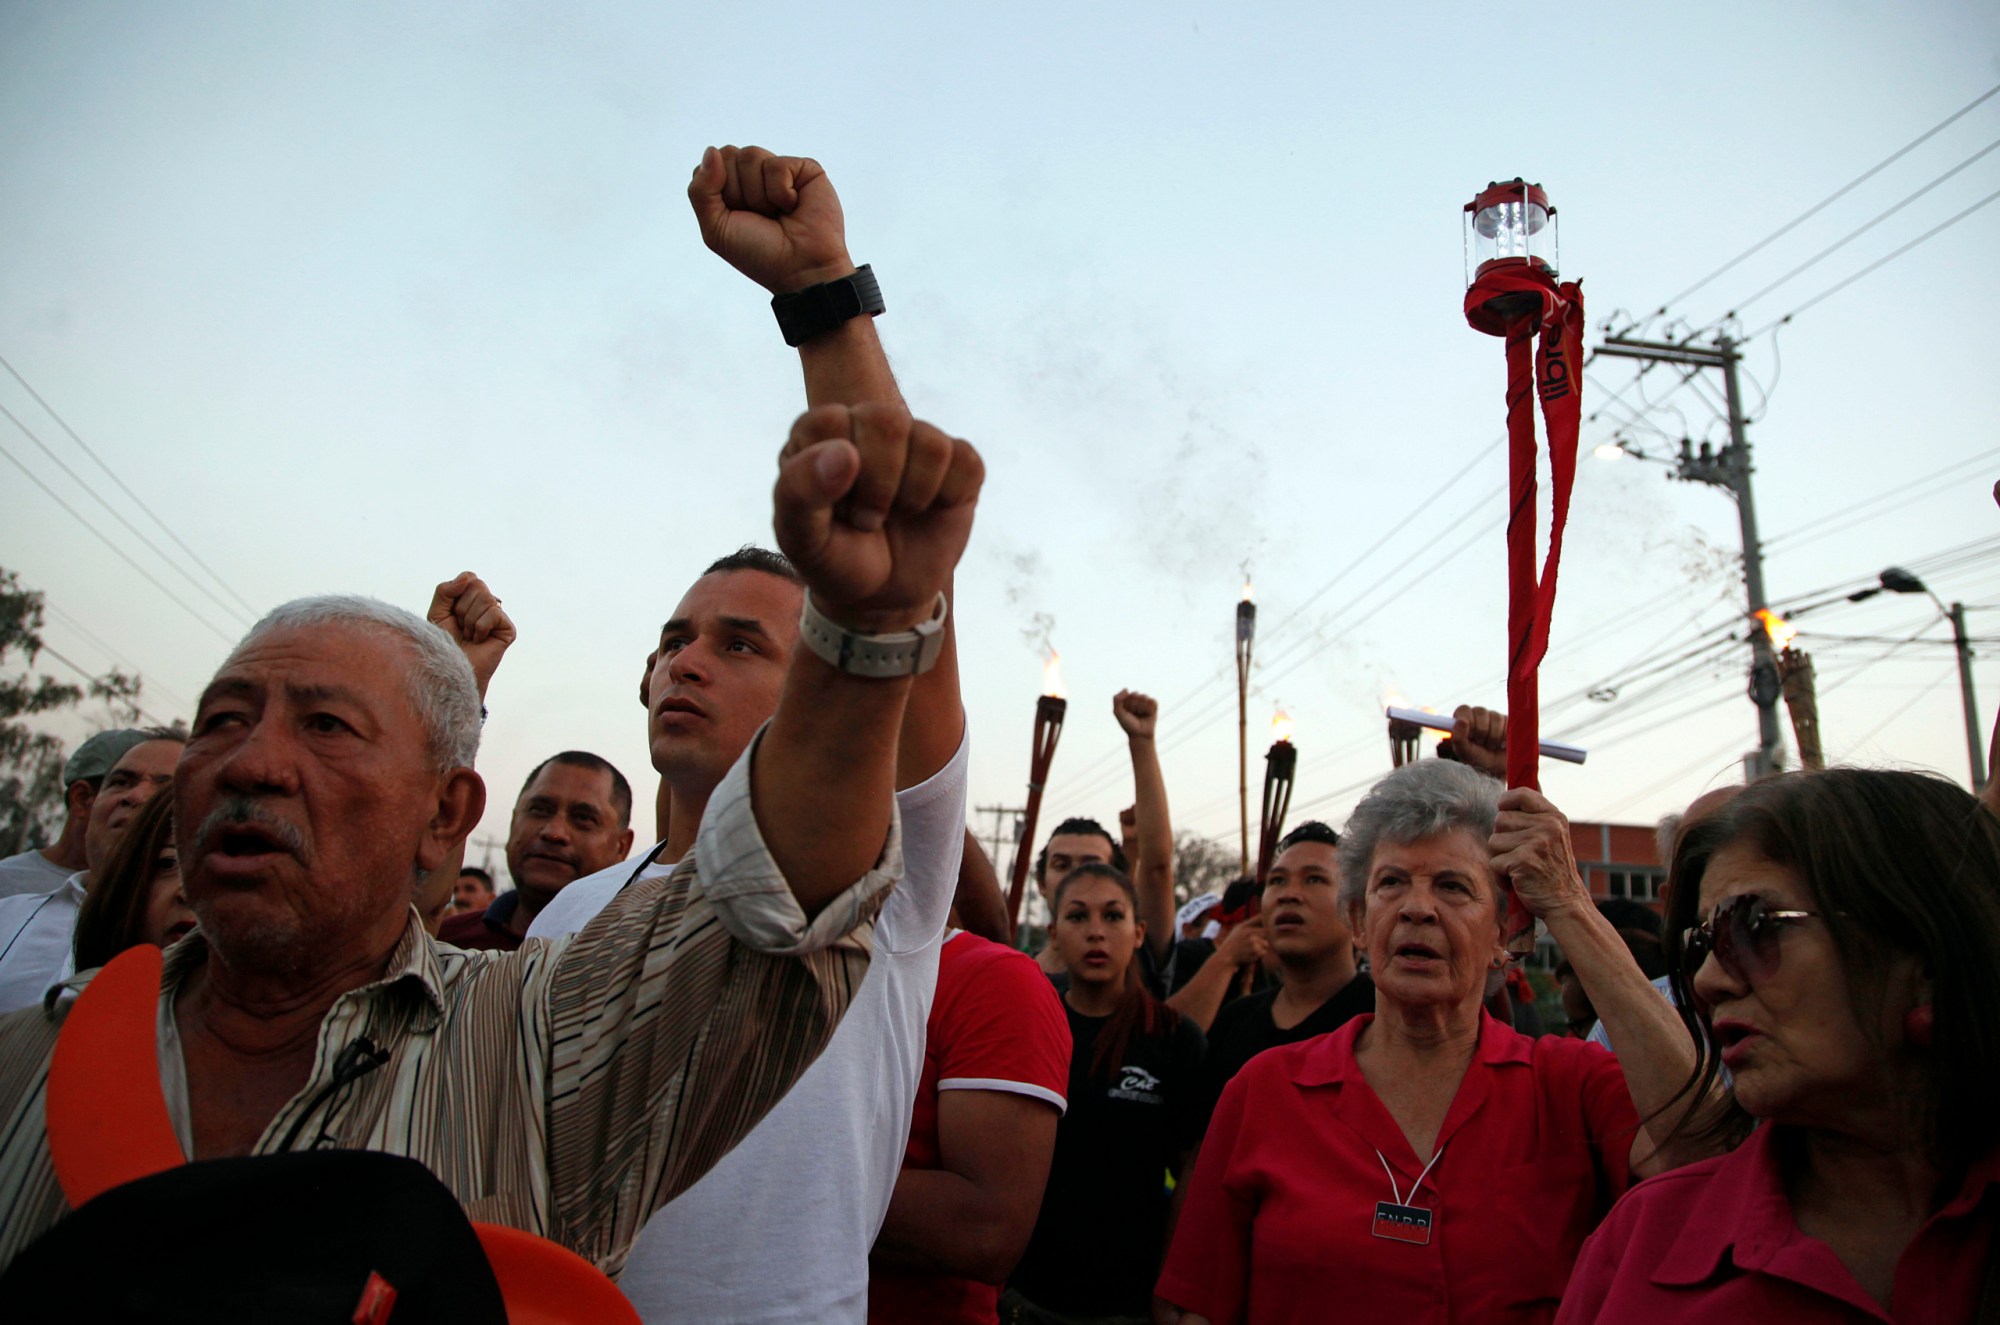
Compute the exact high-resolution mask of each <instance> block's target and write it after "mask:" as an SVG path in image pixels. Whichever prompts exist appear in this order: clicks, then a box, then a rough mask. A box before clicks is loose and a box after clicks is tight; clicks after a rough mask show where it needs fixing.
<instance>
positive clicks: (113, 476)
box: [0, 355, 261, 620]
mask: <svg viewBox="0 0 2000 1325" xmlns="http://www.w3.org/2000/svg"><path fill="white" fill-rule="evenodd" d="M0 368H5V369H6V370H7V373H8V375H9V376H11V377H12V378H13V379H14V380H15V381H16V382H19V383H20V384H21V389H22V390H24V391H26V392H27V393H28V394H29V396H31V397H33V398H34V402H35V403H36V404H37V405H40V406H41V407H42V410H43V412H44V413H46V414H47V415H48V416H49V417H50V418H52V419H54V420H55V421H56V424H57V426H58V427H60V428H61V429H62V430H63V432H65V433H66V434H68V436H69V439H70V440H71V441H73V442H75V443H76V444H77V446H78V447H79V448H80V449H81V450H82V451H83V453H84V454H85V455H87V456H89V457H90V458H91V459H92V460H94V461H96V462H97V467H98V468H99V469H101V470H103V471H104V472H105V474H106V476H107V477H109V478H110V480H111V481H112V482H113V483H115V484H117V485H118V490H119V491H120V492H123V493H124V494H125V495H126V496H127V497H130V498H131V499H132V502H133V504H134V505H136V506H137V507H138V508H139V509H140V510H142V511H144V512H145V513H146V515H147V517H148V518H149V519H151V520H152V522H153V523H154V524H156V525H158V526H159V527H160V531H161V532H162V533H164V534H165V535H166V536H167V537H168V538H169V539H172V540H173V543H174V545H175V546H176V547H178V548H180V550H181V551H183V552H185V553H186V554H187V555H188V559H189V560H191V561H192V562H194V564H195V565H197V566H199V567H201V569H202V570H203V571H204V572H206V573H207V574H208V576H209V578H210V579H213V580H214V581H215V582H216V583H217V584H219V585H221V586H222V588H223V590H224V592H226V593H228V594H229V596H230V597H232V598H234V599H235V600H236V601H237V603H238V604H239V605H240V606H241V607H242V609H243V610H244V611H246V612H248V613H249V614H250V618H251V619H252V620H255V619H256V618H257V617H258V616H259V615H261V613H260V612H259V611H258V609H257V608H256V606H254V605H253V604H252V603H251V602H250V600H249V599H247V598H245V597H244V596H243V595H242V594H240V593H238V592H237V591H236V590H235V588H234V587H232V586H231V585H230V583H229V582H228V581H227V580H225V579H223V578H222V576H221V575H220V574H218V573H217V572H216V570H215V568H214V567H213V566H210V565H209V564H208V563H207V562H205V561H203V560H202V559H201V556H200V554H198V553H197V552H196V551H195V550H194V549H193V548H191V547H189V546H188V545H187V540H185V539H183V538H182V537H181V536H180V535H179V534H177V533H175V532H174V529H173V526H171V525H169V524H168V523H167V522H166V521H165V520H163V519H161V518H160V515H159V513H158V512H157V511H155V510H154V509H153V508H152V507H151V506H149V505H147V504H146V499H145V498H143V497H141V496H140V495H139V494H138V493H136V492H134V491H133V490H132V488H131V485H129V484H128V483H126V482H125V480H124V479H123V478H121V477H119V474H118V471H117V470H115V469H113V468H112V467H111V466H110V465H108V464H106V463H105V461H104V457H103V456H100V455H99V454H97V451H96V449H95V448H93V447H92V446H91V445H90V443H89V442H86V441H84V440H83V437H82V435H81V434H79V433H78V432H77V430H76V429H74V428H72V427H70V425H69V420H68V419H65V418H64V417H63V416H62V415H61V414H60V413H58V412H57V411H56V407H55V406H53V405H51V404H50V403H49V402H48V401H47V400H46V399H44V398H43V396H42V393H41V392H39V391H37V390H35V388H34V386H33V384H32V383H30V382H29V381H28V379H27V378H25V377H23V376H21V372H20V370H19V369H17V368H16V367H14V365H13V364H12V363H11V362H9V361H8V359H7V357H6V356H5V355H0Z"/></svg>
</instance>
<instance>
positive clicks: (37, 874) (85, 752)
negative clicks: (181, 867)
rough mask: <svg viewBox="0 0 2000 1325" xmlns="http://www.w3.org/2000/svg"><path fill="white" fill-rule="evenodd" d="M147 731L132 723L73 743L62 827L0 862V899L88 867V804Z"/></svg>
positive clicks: (43, 888) (40, 888)
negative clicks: (40, 844) (85, 842)
mask: <svg viewBox="0 0 2000 1325" xmlns="http://www.w3.org/2000/svg"><path fill="white" fill-rule="evenodd" d="M145 739H146V733H145V732H143V731H141V730H139V729H138V728H136V727H118V728H114V729H113V730H111V731H106V732H99V733H97V734H96V735H95V736H92V737H91V738H90V739H88V740H86V741H85V742H84V743H83V744H82V745H79V746H77V747H76V749H75V751H74V752H72V753H71V755H70V757H69V759H68V760H67V761H66V762H65V763H64V764H63V770H62V782H63V810H64V814H63V827H62V834H61V836H59V837H57V838H56V840H55V841H53V842H51V843H49V845H47V846H45V847H41V848H35V847H30V848H29V849H28V850H26V851H23V852H21V853H20V854H19V855H17V856H8V857H7V858H5V859H4V860H0V897H17V896H19V895H20V894H22V893H36V894H40V893H45V892H48V891H49V890H50V889H52V888H59V887H61V886H62V882H63V880H64V879H67V878H68V877H69V876H70V875H72V874H74V873H76V872H77V871H78V870H80V869H85V868H87V867H88V865H89V862H88V861H87V860H85V859H84V853H83V836H84V832H85V830H87V829H88V828H89V826H90V803H91V802H92V801H93V800H95V799H97V789H98V787H99V786H101V785H102V784H103V782H104V775H105V774H106V773H109V772H110V771H111V766H112V765H113V764H115V763H117V762H118V760H119V757H120V756H121V755H123V754H124V753H125V752H126V751H127V750H130V749H131V748H132V747H133V746H135V745H137V744H139V742H141V741H143V740H145Z"/></svg>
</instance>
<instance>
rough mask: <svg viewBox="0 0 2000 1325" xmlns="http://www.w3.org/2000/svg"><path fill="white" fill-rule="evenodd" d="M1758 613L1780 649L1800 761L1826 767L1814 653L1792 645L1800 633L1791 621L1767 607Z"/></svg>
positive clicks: (1783, 690)
mask: <svg viewBox="0 0 2000 1325" xmlns="http://www.w3.org/2000/svg"><path fill="white" fill-rule="evenodd" d="M1755 616H1756V618H1757V620H1758V621H1759V622H1761V623H1762V625H1763V627H1764V635H1765V637H1766V638H1767V639H1769V640H1770V641H1771V647H1772V648H1773V649H1776V650H1777V652H1778V691H1779V693H1780V694H1782V695H1783V696H1784V697H1785V709H1786V711H1787V712H1789V713H1790V714H1791V715H1792V736H1793V737H1794V738H1795V739H1796V740H1797V741H1798V743H1799V764H1800V766H1801V767H1804V768H1807V769H1821V768H1825V767H1826V753H1825V751H1824V750H1822V749H1821V748H1820V742H1819V694H1818V692H1817V690H1816V689H1815V686H1814V683H1813V660H1812V655H1811V654H1810V653H1807V652H1806V651H1805V650H1804V649H1795V648H1793V647H1792V641H1793V640H1795V639H1797V638H1798V635H1799V632H1798V631H1797V629H1795V628H1794V627H1793V625H1792V623H1791V622H1789V621H1787V620H1785V619H1784V618H1783V617H1781V616H1779V615H1778V614H1777V613H1776V612H1773V611H1772V610H1771V609H1770V608H1768V607H1760V608H1758V609H1757V611H1756V613H1755Z"/></svg>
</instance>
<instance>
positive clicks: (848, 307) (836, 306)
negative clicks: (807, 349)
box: [821, 276, 861, 326]
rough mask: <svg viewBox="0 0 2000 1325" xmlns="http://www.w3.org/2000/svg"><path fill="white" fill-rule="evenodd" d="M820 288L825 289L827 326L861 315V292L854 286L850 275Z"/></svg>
mask: <svg viewBox="0 0 2000 1325" xmlns="http://www.w3.org/2000/svg"><path fill="white" fill-rule="evenodd" d="M821 288H823V289H824V290H825V291H826V309H827V314H828V316H827V323H828V325H829V326H831V325H833V324H836V323H840V322H845V321H847V320H848V319H849V318H856V317H860V316H861V292H860V291H859V290H857V289H855V288H854V278H853V277H852V276H848V277H844V278H842V279H841V280H838V281H833V282H830V283H828V284H827V285H825V286H823V287H821Z"/></svg>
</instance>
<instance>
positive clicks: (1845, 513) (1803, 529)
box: [1764, 446, 2000, 555]
mask: <svg viewBox="0 0 2000 1325" xmlns="http://www.w3.org/2000/svg"><path fill="white" fill-rule="evenodd" d="M1995 456H2000V446H1995V447H1989V448H1988V449H1986V450H1984V451H1981V452H1979V453H1978V454H1977V455H1971V456H1967V457H1965V458H1964V459H1962V460H1955V461H1953V462H1952V463H1950V464H1948V465H1946V466H1944V467H1943V468H1942V469H1935V470H1932V471H1931V472H1930V473H1928V474H1925V475H1922V476H1921V477H1918V478H1914V479H1911V480H1909V481H1908V482H1906V483H1899V484H1897V485H1896V486H1895V487H1893V488H1889V489H1886V490H1885V491H1882V492H1877V493H1873V494H1871V495H1869V496H1867V497H1864V498H1862V499H1861V500H1860V501H1858V502H1854V503H1852V504H1851V505H1847V506H1843V507H1841V508H1840V509H1839V510H1837V511H1829V512H1828V513H1827V514H1825V515H1819V516H1814V517H1813V518H1812V519H1810V520H1808V521H1806V522H1805V523H1804V524H1800V525H1794V526H1792V527H1791V528H1790V529H1787V530H1784V531H1783V532H1782V533H1777V534H1773V535H1772V536H1771V537H1769V538H1767V539H1765V540H1764V552H1765V553H1766V554H1767V555H1768V554H1770V553H1772V552H1773V551H1776V550H1781V549H1784V548H1785V547H1786V545H1788V544H1793V543H1795V542H1811V541H1812V539H1801V537H1800V536H1801V535H1803V534H1807V533H1810V532H1811V531H1813V530H1822V529H1824V526H1827V525H1829V524H1831V525H1833V526H1834V528H1832V529H1831V530H1825V531H1824V532H1829V533H1841V532H1844V531H1846V530H1847V529H1849V528H1851V527H1852V525H1853V524H1854V523H1858V522H1857V521H1850V520H1848V518H1847V517H1849V516H1851V515H1854V514H1855V513H1856V512H1859V511H1865V510H1868V509H1870V508H1871V507H1875V506H1879V505H1880V504H1881V503H1883V502H1885V501H1889V500H1891V499H1893V498H1896V497H1900V496H1902V495H1903V494H1905V493H1907V492H1909V491H1910V490H1911V489H1913V488H1919V487H1927V486H1928V485H1931V484H1935V483H1939V482H1942V483H1943V485H1944V486H1945V487H1949V486H1951V485H1952V484H1955V483H1959V482H1962V481H1963V480H1964V478H1965V472H1966V471H1968V470H1971V469H1973V468H1976V467H1977V466H1980V465H1983V464H1985V463H1986V462H1987V461H1989V460H1991V459H1993V458H1994V457H1995ZM1932 495H1934V494H1933V493H1930V492H1920V493H1918V494H1916V496H1915V497H1914V498H1912V499H1911V500H1916V501H1921V500H1923V499H1924V498H1926V497H1928V496H1932ZM1908 504H1909V502H1908V501H1903V502H1898V503H1897V504H1896V505H1894V506H1891V507H1889V508H1888V509H1887V510H1883V511H1880V512H1878V514H1882V515H1886V514H1888V513H1889V512H1890V511H1897V510H1901V509H1902V508H1903V507H1904V506H1906V505H1908ZM1867 518H1869V519H1873V518H1874V516H1872V515H1871V516H1869V517H1867ZM1821 536H1823V535H1822V534H1815V535H1814V537H1815V538H1817V537H1821Z"/></svg>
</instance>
